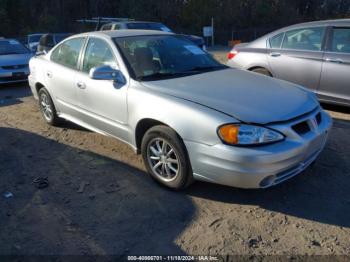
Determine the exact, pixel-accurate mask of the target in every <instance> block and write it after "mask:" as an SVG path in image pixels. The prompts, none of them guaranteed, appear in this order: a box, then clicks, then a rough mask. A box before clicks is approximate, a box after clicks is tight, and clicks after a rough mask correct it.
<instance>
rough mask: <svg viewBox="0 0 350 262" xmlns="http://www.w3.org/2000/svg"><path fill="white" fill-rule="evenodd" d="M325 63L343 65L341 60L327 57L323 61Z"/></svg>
mask: <svg viewBox="0 0 350 262" xmlns="http://www.w3.org/2000/svg"><path fill="white" fill-rule="evenodd" d="M325 61H326V62H330V63H338V64H342V63H344V61H343V60H341V59H339V58H332V57H327V58H326V59H325Z"/></svg>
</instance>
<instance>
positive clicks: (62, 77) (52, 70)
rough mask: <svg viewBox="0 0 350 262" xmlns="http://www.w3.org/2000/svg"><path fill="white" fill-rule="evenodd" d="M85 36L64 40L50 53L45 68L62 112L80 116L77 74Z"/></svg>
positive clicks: (46, 76) (46, 75)
mask: <svg viewBox="0 0 350 262" xmlns="http://www.w3.org/2000/svg"><path fill="white" fill-rule="evenodd" d="M84 41H85V38H83V37H78V38H73V39H69V40H67V41H64V42H63V43H62V44H60V45H59V46H57V47H56V48H55V49H54V50H53V51H52V53H51V55H50V61H51V62H50V63H48V64H47V68H45V78H46V83H47V86H48V88H49V91H50V92H51V96H53V98H54V101H55V102H56V107H57V110H58V111H59V112H60V113H63V114H66V115H69V116H73V117H79V109H78V98H77V88H76V84H75V83H76V76H77V75H76V74H77V71H78V61H79V56H80V54H81V51H82V47H83V45H84Z"/></svg>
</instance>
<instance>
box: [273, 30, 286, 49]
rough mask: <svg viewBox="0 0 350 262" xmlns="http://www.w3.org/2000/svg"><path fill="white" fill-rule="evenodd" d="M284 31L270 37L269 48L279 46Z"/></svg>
mask: <svg viewBox="0 0 350 262" xmlns="http://www.w3.org/2000/svg"><path fill="white" fill-rule="evenodd" d="M283 36H284V33H280V34H278V35H275V36H274V37H272V38H270V47H271V48H281V44H282V40H283Z"/></svg>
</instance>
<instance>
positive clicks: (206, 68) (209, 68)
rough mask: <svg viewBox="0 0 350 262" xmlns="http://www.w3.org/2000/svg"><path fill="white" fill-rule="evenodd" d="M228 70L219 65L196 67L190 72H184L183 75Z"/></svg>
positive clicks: (189, 70)
mask: <svg viewBox="0 0 350 262" xmlns="http://www.w3.org/2000/svg"><path fill="white" fill-rule="evenodd" d="M224 68H228V67H227V66H225V65H217V66H196V67H193V68H190V69H188V70H185V71H183V73H191V72H208V71H215V70H220V69H224Z"/></svg>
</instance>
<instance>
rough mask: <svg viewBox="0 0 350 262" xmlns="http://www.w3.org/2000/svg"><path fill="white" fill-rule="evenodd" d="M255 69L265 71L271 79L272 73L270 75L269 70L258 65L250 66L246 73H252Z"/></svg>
mask: <svg viewBox="0 0 350 262" xmlns="http://www.w3.org/2000/svg"><path fill="white" fill-rule="evenodd" d="M255 69H264V70H266V71H267V72H268V73H269V74H270V76H271V77H273V75H272V73H271V70H269V69H268V68H266V66H259V65H256V66H251V67H249V68H248V69H247V70H248V71H253V70H255Z"/></svg>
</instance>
